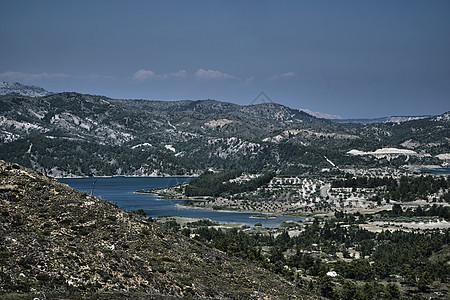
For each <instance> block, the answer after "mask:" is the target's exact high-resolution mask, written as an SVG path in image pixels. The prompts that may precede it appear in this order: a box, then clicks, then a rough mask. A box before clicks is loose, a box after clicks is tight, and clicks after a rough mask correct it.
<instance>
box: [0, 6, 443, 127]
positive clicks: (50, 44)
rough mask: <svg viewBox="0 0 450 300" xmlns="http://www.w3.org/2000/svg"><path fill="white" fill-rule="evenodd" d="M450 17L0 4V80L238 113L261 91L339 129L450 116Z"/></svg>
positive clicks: (426, 9)
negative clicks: (381, 120) (228, 106)
mask: <svg viewBox="0 0 450 300" xmlns="http://www.w3.org/2000/svg"><path fill="white" fill-rule="evenodd" d="M449 16H450V1H448V0H442V1H438V0H420V1H417V0H395V1H392V0H373V1H368V0H355V1H346V0H342V1H335V0H323V1H322V0H311V1H302V0H296V1H289V0H277V1H268V0H254V1H252V0H240V1H235V0H227V1H219V0H204V1H200V0H191V1H172V0H166V1H139V0H127V1H116V0H107V1H106V0H97V1H85V0H77V1H71V0H67V1H60V0H57V1H48V0H41V1H34V0H20V1H17V0H1V1H0V43H1V44H0V81H10V82H21V83H24V84H32V85H37V86H41V87H43V88H45V89H47V90H49V91H52V92H63V91H74V92H80V93H87V94H94V95H103V96H107V97H111V98H121V99H150V100H184V99H190V100H199V99H215V100H219V101H226V102H232V103H237V104H241V105H248V104H250V103H252V101H253V100H254V99H255V97H256V96H257V95H258V94H259V93H260V92H262V91H263V92H265V93H266V94H267V95H268V96H269V97H270V99H271V100H272V101H274V102H276V103H280V104H283V105H286V106H289V107H291V108H297V109H310V110H312V111H318V112H322V113H329V114H336V115H339V116H341V117H342V118H376V117H382V116H392V115H397V116H398V115H400V116H403V115H436V114H441V113H444V112H446V111H449V110H450V17H449ZM258 101H260V102H264V101H268V99H257V100H256V102H258Z"/></svg>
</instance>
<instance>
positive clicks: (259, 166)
mask: <svg viewBox="0 0 450 300" xmlns="http://www.w3.org/2000/svg"><path fill="white" fill-rule="evenodd" d="M446 116H447V117H446ZM448 122H449V120H448V114H444V115H441V116H437V117H430V118H423V119H418V120H410V121H405V122H403V121H402V122H397V123H393V122H390V123H383V124H338V123H334V122H331V121H329V120H325V119H318V118H315V117H313V116H311V115H308V114H307V113H305V112H302V111H300V110H296V109H291V108H288V107H285V106H282V105H279V104H275V103H263V104H258V105H249V106H241V105H237V104H232V103H225V102H219V101H214V100H199V101H190V100H185V101H147V100H115V99H108V98H105V97H101V96H92V95H83V94H77V93H61V94H55V95H50V96H45V97H34V98H33V97H25V96H19V95H5V96H0V159H4V160H7V161H13V162H17V163H20V164H22V165H24V166H26V167H32V168H34V169H36V170H40V171H42V172H44V173H47V174H51V175H52V176H70V175H85V176H86V175H182V174H186V175H193V174H198V173H199V172H202V171H203V170H205V169H209V168H212V169H233V168H234V169H236V168H240V169H243V170H247V171H255V172H259V171H268V170H277V171H280V172H284V173H292V172H297V173H298V174H299V173H305V172H319V171H320V170H322V169H327V168H330V167H332V166H333V165H332V164H330V163H329V162H328V160H327V159H325V157H327V158H328V159H329V160H331V161H332V162H333V163H334V164H335V165H337V166H339V167H340V168H341V169H342V168H347V167H352V166H359V167H361V166H369V167H370V166H372V167H373V166H392V165H393V166H395V167H398V166H402V165H409V164H413V165H414V164H415V165H424V164H426V165H441V164H444V163H446V161H445V160H442V159H440V158H439V157H446V156H445V155H447V154H448V153H449V150H448V149H449V148H450V141H449V139H448V136H450V129H449V127H450V126H449V125H448ZM381 148H400V149H409V150H412V151H415V152H416V153H417V155H414V156H412V157H409V156H408V157H406V156H402V157H400V158H399V159H396V160H388V159H379V158H373V157H370V156H365V157H361V156H353V155H349V154H348V152H349V151H352V150H356V151H365V152H374V151H376V150H377V149H381ZM443 155H444V156H443ZM391 158H392V157H391Z"/></svg>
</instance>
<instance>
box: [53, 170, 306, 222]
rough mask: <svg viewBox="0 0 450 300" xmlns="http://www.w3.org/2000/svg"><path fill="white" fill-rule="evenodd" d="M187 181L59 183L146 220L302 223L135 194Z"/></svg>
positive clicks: (86, 180)
mask: <svg viewBox="0 0 450 300" xmlns="http://www.w3.org/2000/svg"><path fill="white" fill-rule="evenodd" d="M190 179H191V178H190V177H108V178H103V177H91V178H63V179H59V181H60V182H62V183H65V184H67V185H69V186H70V187H72V188H74V189H77V190H79V191H82V192H85V193H87V194H91V191H92V187H93V184H94V182H95V186H94V189H93V195H94V196H96V197H99V198H102V199H104V200H106V201H108V202H111V203H113V204H116V205H117V206H119V207H120V208H122V209H124V210H127V211H132V210H137V209H139V208H142V209H143V210H144V211H145V213H146V214H147V216H148V217H152V218H157V217H159V216H178V217H187V218H197V219H211V220H213V221H217V222H219V223H240V224H246V225H251V226H253V225H255V224H256V223H261V224H262V225H263V226H264V227H274V226H277V225H279V224H281V223H283V222H284V221H302V220H304V218H300V217H288V216H279V217H278V218H276V219H253V218H250V216H252V215H254V214H253V213H239V212H224V211H215V210H209V209H196V208H188V207H180V206H176V204H182V203H183V202H184V201H183V200H161V199H159V198H158V197H157V196H156V195H151V194H136V193H135V191H137V190H141V189H152V188H162V187H169V186H174V185H176V184H177V183H180V182H187V181H189V180H190Z"/></svg>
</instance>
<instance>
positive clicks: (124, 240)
mask: <svg viewBox="0 0 450 300" xmlns="http://www.w3.org/2000/svg"><path fill="white" fill-rule="evenodd" d="M0 210H1V212H0V233H1V234H0V263H1V268H0V280H1V284H0V298H8V297H13V296H14V295H15V296H14V297H16V298H17V293H18V294H19V295H22V296H23V297H24V298H29V297H34V296H35V297H39V298H40V297H43V298H44V299H45V298H55V297H56V298H64V299H66V297H67V298H71V299H78V298H81V297H87V298H93V297H96V298H100V299H109V298H111V299H117V298H124V299H125V298H126V299H144V298H145V299H149V298H156V299H171V298H190V297H198V298H211V299H212V298H214V299H238V298H240V299H252V298H253V299H263V298H270V299H277V298H280V299H283V298H284V299H296V298H297V299H313V298H315V297H312V296H309V295H307V294H306V293H305V292H304V291H302V290H300V289H299V288H297V287H296V286H295V285H294V284H292V283H289V282H287V281H285V280H283V279H282V278H280V277H279V276H276V275H274V274H271V273H268V271H266V270H263V269H261V268H259V267H257V266H255V265H252V264H250V263H248V262H245V261H243V260H241V259H237V258H234V257H230V256H227V255H226V254H224V253H222V252H219V251H216V250H214V249H211V248H208V247H206V246H203V245H201V244H199V243H197V242H195V241H193V240H190V239H187V238H185V237H183V236H181V235H178V234H174V233H172V232H170V231H168V230H167V229H164V228H161V227H159V226H157V225H155V224H153V223H152V222H151V220H149V219H146V218H142V217H139V216H137V215H134V214H132V213H127V212H125V211H123V210H121V209H119V208H117V207H116V206H114V205H112V204H110V203H107V202H105V201H103V200H100V199H98V198H95V197H92V196H89V195H87V194H85V193H82V192H79V191H76V190H73V189H71V188H69V187H68V186H66V185H63V184H61V183H59V182H58V181H56V180H55V179H52V178H49V177H46V176H44V175H42V174H40V173H38V172H36V171H33V170H30V169H26V168H24V167H21V166H19V165H17V164H13V163H6V162H4V161H0ZM69 295H70V297H69ZM16 298H14V299H16Z"/></svg>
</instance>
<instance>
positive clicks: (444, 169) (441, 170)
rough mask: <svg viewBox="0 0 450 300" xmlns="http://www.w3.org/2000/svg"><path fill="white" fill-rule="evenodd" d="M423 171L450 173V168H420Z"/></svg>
mask: <svg viewBox="0 0 450 300" xmlns="http://www.w3.org/2000/svg"><path fill="white" fill-rule="evenodd" d="M420 171H422V172H424V173H433V174H439V175H450V168H437V169H420Z"/></svg>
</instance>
